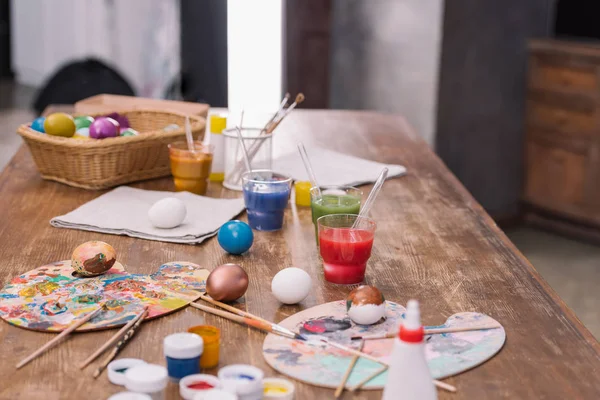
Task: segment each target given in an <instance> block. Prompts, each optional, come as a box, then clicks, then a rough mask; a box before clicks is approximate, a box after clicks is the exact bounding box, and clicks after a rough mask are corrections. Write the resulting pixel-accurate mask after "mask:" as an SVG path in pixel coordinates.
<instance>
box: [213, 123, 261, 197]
mask: <svg viewBox="0 0 600 400" xmlns="http://www.w3.org/2000/svg"><path fill="white" fill-rule="evenodd" d="M260 131H261V128H242V129H241V133H242V138H243V141H244V145H245V146H246V150H248V156H249V158H250V164H251V165H252V169H255V170H270V169H271V164H272V161H273V145H272V143H273V135H260ZM223 138H224V140H223V146H224V148H225V156H224V157H225V179H224V181H223V186H225V187H226V188H227V189H231V190H242V175H243V174H244V173H245V172H246V164H245V163H244V153H243V150H242V147H241V145H240V141H239V138H238V135H237V132H236V129H235V128H231V129H226V130H224V131H223Z"/></svg>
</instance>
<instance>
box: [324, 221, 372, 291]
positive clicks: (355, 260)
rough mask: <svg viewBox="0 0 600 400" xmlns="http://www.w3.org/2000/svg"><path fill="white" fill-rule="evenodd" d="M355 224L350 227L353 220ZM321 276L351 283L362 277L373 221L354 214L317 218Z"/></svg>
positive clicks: (369, 254)
mask: <svg viewBox="0 0 600 400" xmlns="http://www.w3.org/2000/svg"><path fill="white" fill-rule="evenodd" d="M355 221H356V222H357V225H356V227H353V225H354V222H355ZM317 225H318V229H319V252H320V254H321V258H322V259H323V272H324V274H325V279H326V280H327V281H328V282H331V283H338V284H344V285H351V284H356V283H361V282H362V281H363V280H364V279H365V271H366V268H367V261H369V257H371V249H372V248H373V239H374V238H375V230H376V229H377V223H375V221H374V220H372V219H371V218H367V217H359V216H358V215H354V214H333V215H324V216H322V217H320V218H319V219H318V220H317Z"/></svg>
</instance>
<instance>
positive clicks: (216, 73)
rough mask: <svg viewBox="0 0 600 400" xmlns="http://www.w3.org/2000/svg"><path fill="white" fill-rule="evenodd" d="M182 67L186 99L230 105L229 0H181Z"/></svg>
mask: <svg viewBox="0 0 600 400" xmlns="http://www.w3.org/2000/svg"><path fill="white" fill-rule="evenodd" d="M1 1H2V0H0V2H1ZM181 69H182V78H183V84H182V93H183V96H184V98H185V99H186V100H189V101H198V102H204V103H208V104H210V105H211V106H213V107H227V2H226V1H223V0H181Z"/></svg>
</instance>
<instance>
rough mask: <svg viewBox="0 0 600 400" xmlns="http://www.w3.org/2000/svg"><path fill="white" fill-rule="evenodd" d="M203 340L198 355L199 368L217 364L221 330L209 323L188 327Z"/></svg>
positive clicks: (189, 330) (211, 366) (212, 366)
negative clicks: (202, 348)
mask: <svg viewBox="0 0 600 400" xmlns="http://www.w3.org/2000/svg"><path fill="white" fill-rule="evenodd" d="M188 332H190V333H194V334H196V335H198V336H200V337H201V338H202V340H203V341H204V351H203V352H202V356H201V357H200V368H202V369H205V368H206V369H208V368H214V367H216V366H217V365H219V347H220V345H221V331H220V330H219V328H216V327H214V326H210V325H198V326H193V327H191V328H190V329H188Z"/></svg>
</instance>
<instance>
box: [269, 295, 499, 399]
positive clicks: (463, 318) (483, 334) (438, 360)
mask: <svg viewBox="0 0 600 400" xmlns="http://www.w3.org/2000/svg"><path fill="white" fill-rule="evenodd" d="M405 311H406V310H405V308H404V307H403V306H401V305H399V304H396V303H393V302H390V301H388V302H386V313H385V316H386V318H385V320H382V321H381V322H379V323H377V324H374V325H370V326H363V325H356V324H355V323H353V322H352V321H351V320H350V319H349V318H348V317H347V314H346V306H345V303H344V301H335V302H331V303H326V304H321V305H319V306H315V307H313V308H310V309H307V310H304V311H302V312H299V313H297V314H294V315H292V316H291V317H288V318H287V319H285V320H283V321H282V322H280V323H279V324H280V325H282V326H284V327H286V328H289V329H292V330H295V331H298V332H300V333H302V334H303V335H306V336H308V338H309V340H308V341H307V342H302V341H296V340H289V339H286V338H283V337H281V336H277V335H273V334H269V335H268V336H267V337H266V338H265V341H264V344H263V356H264V358H265V360H266V361H267V363H268V364H269V365H270V366H271V367H273V368H274V369H276V370H277V371H279V372H280V373H282V374H285V375H288V376H290V377H292V378H294V379H297V380H300V381H302V382H305V383H309V384H313V385H316V386H322V387H328V388H336V387H337V386H338V384H339V383H340V382H341V380H342V378H343V376H344V373H345V372H346V370H347V368H348V365H349V364H350V362H351V360H352V357H353V356H352V355H351V354H348V353H346V352H344V351H342V350H337V349H333V348H331V347H328V346H327V345H326V344H324V343H322V342H320V341H319V338H322V337H324V338H327V339H328V340H331V341H334V342H337V343H340V344H344V345H346V346H351V347H354V348H357V349H358V346H359V342H360V341H357V340H354V341H353V340H352V339H351V338H352V337H353V336H363V335H379V334H385V333H388V332H393V331H395V330H396V329H397V327H398V325H399V324H400V320H401V318H403V315H404V312H405ZM492 322H496V321H495V320H494V319H492V318H490V317H488V316H487V315H484V314H480V313H470V312H466V313H458V314H455V315H453V316H451V317H450V318H448V320H447V321H446V323H445V324H444V325H440V326H439V327H440V328H442V327H451V326H473V325H481V324H484V323H492ZM427 328H437V327H427ZM313 339H314V340H313ZM505 340H506V333H505V332H504V328H498V329H490V330H485V331H470V332H459V333H446V334H436V335H430V336H428V340H427V343H426V346H425V349H426V356H427V360H428V364H429V367H430V369H431V373H432V375H433V377H434V378H436V379H442V378H445V377H448V376H452V375H456V374H459V373H461V372H463V371H466V370H468V369H471V368H473V367H475V366H477V365H479V364H481V363H483V362H485V361H486V360H488V359H490V358H491V357H493V356H494V354H496V353H497V352H498V351H499V350H500V349H501V348H502V346H503V345H504V341H505ZM392 347H393V340H392V339H380V340H368V341H366V342H365V345H364V348H363V351H364V352H366V353H368V354H370V355H372V356H374V357H376V358H378V359H380V360H381V361H382V362H385V363H387V362H389V355H390V354H391V351H392ZM380 368H381V364H378V363H376V362H373V361H369V360H365V359H363V358H361V359H359V361H358V362H357V363H356V365H355V367H354V369H353V371H352V374H351V375H350V378H349V379H348V383H347V385H348V386H353V385H355V384H357V383H359V382H360V381H362V380H363V379H364V378H366V377H367V376H369V375H371V374H373V373H374V372H375V371H377V370H379V369H380ZM386 379H387V373H383V374H381V375H379V376H378V377H377V378H375V379H373V380H371V381H370V382H369V383H368V384H366V385H365V386H364V387H363V388H364V389H382V388H383V386H384V384H385V381H386Z"/></svg>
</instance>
